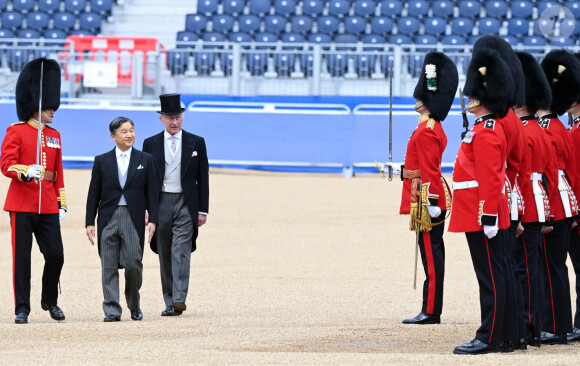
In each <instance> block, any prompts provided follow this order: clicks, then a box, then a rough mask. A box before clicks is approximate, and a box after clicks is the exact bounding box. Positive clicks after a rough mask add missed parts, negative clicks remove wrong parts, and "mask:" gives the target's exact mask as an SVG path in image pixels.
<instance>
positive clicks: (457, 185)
mask: <svg viewBox="0 0 580 366" xmlns="http://www.w3.org/2000/svg"><path fill="white" fill-rule="evenodd" d="M475 187H479V183H477V181H476V180H467V181H465V182H453V190H454V191H457V190H459V189H468V188H475Z"/></svg>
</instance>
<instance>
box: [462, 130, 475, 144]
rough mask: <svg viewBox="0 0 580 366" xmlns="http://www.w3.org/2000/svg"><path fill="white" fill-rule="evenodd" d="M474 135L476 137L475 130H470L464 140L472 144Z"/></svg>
mask: <svg viewBox="0 0 580 366" xmlns="http://www.w3.org/2000/svg"><path fill="white" fill-rule="evenodd" d="M474 137H475V131H469V132H468V133H466V134H465V137H464V138H463V142H465V143H466V144H471V142H472V141H473V138H474Z"/></svg>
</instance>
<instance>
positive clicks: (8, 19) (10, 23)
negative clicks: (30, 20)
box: [0, 11, 24, 30]
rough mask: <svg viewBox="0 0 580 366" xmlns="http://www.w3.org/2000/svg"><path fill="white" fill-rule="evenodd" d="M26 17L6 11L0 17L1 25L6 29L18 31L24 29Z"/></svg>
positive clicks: (15, 12)
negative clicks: (23, 23)
mask: <svg viewBox="0 0 580 366" xmlns="http://www.w3.org/2000/svg"><path fill="white" fill-rule="evenodd" d="M23 19H24V17H23V16H22V14H21V13H19V12H17V11H4V12H2V14H1V15H0V24H2V28H4V29H12V30H16V29H18V28H20V27H22V20H23Z"/></svg>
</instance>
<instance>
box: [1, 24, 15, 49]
mask: <svg viewBox="0 0 580 366" xmlns="http://www.w3.org/2000/svg"><path fill="white" fill-rule="evenodd" d="M11 38H16V36H15V35H14V32H13V31H11V30H10V29H2V28H0V46H1V45H10V44H12V42H10V41H2V39H11Z"/></svg>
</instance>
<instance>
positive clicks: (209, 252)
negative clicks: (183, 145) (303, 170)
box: [0, 169, 580, 365]
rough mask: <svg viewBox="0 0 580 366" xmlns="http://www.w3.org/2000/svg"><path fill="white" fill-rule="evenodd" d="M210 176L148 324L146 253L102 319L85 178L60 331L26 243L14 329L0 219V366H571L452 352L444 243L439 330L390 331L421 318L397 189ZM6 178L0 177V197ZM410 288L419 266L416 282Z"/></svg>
mask: <svg viewBox="0 0 580 366" xmlns="http://www.w3.org/2000/svg"><path fill="white" fill-rule="evenodd" d="M210 177H211V191H210V192H211V194H210V216H209V220H208V223H207V225H206V226H205V227H203V228H202V230H201V234H200V238H199V240H198V250H197V251H196V252H195V254H194V255H193V258H192V264H191V282H190V291H189V298H188V299H187V305H188V310H187V311H186V312H185V313H184V314H183V315H182V316H180V317H172V318H167V317H161V316H160V313H161V310H163V309H164V304H163V301H162V296H161V285H160V279H159V263H158V260H157V256H156V255H155V254H154V253H153V252H151V250H150V249H149V248H147V249H146V251H145V255H144V281H143V287H142V289H141V308H142V310H143V314H144V319H143V321H141V322H135V321H132V320H131V319H130V316H129V312H128V309H126V307H125V309H124V314H123V317H122V322H120V323H114V324H112V323H103V315H104V314H103V311H102V307H101V304H102V289H101V282H100V278H101V277H100V262H99V258H98V254H97V249H96V247H92V246H91V245H90V243H89V242H88V240H87V238H86V235H85V229H84V214H85V199H86V193H87V188H88V183H89V179H90V171H89V170H67V171H66V172H65V181H66V183H67V194H68V202H69V212H68V215H67V218H66V219H65V221H63V222H62V235H63V239H64V246H65V265H64V268H63V273H62V277H61V284H62V295H61V297H60V298H59V305H60V306H61V307H62V309H63V310H64V312H65V314H66V321H65V322H62V323H57V322H55V321H53V320H52V319H50V317H49V315H48V313H47V312H43V311H42V310H41V309H40V277H41V270H42V263H43V260H42V257H41V254H40V252H39V251H38V247H37V246H36V245H35V246H34V249H33V273H32V295H31V303H32V312H31V314H30V318H29V322H30V323H29V324H27V325H16V324H14V314H13V309H14V305H13V292H12V278H11V276H12V270H11V266H12V263H11V258H12V254H11V245H10V226H9V220H8V214H4V215H2V216H1V218H0V238H1V242H2V243H3V245H1V246H0V269H1V270H0V364H31V363H35V364H476V363H477V364H498V363H502V364H524V363H525V364H528V365H540V364H542V365H547V364H578V359H579V358H578V357H579V356H580V344H575V345H569V346H551V347H547V346H544V347H542V348H540V349H530V350H528V351H520V352H516V353H512V354H494V355H484V356H457V355H453V354H452V351H453V348H454V347H455V346H456V345H458V344H461V343H464V342H466V341H470V340H471V339H472V338H473V336H474V334H475V330H476V328H477V326H478V324H479V316H480V315H479V302H478V289H477V283H476V278H475V273H474V272H473V268H472V266H471V260H470V257H469V253H468V249H467V245H466V242H465V238H464V236H463V235H459V234H450V233H446V234H445V240H446V244H447V245H446V256H447V262H446V267H447V272H446V279H445V285H446V288H445V303H444V308H443V315H442V324H441V325H431V326H404V325H403V324H401V320H402V319H404V318H406V317H410V316H414V315H416V313H418V312H419V310H420V304H421V291H420V290H419V289H417V290H413V288H412V282H413V262H414V235H413V234H412V233H410V232H409V231H408V230H407V223H408V222H407V217H400V216H399V215H398V214H397V212H398V205H399V195H400V190H401V182H400V181H397V180H393V181H392V182H388V181H386V180H381V179H380V178H378V176H376V175H363V176H359V177H356V178H354V179H346V178H343V177H342V176H340V175H330V174H327V175H319V174H289V173H271V172H252V171H239V170H222V169H213V170H212V171H211V176H210ZM8 183H9V182H8V179H6V178H4V177H3V178H2V179H0V196H2V197H4V196H5V192H6V190H7V187H8ZM419 266H420V264H419ZM423 279H424V275H423V274H422V272H421V267H420V272H419V286H420V285H421V283H422V281H423ZM419 288H420V287H419ZM122 292H123V284H121V293H122ZM122 305H123V306H125V301H124V300H122Z"/></svg>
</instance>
